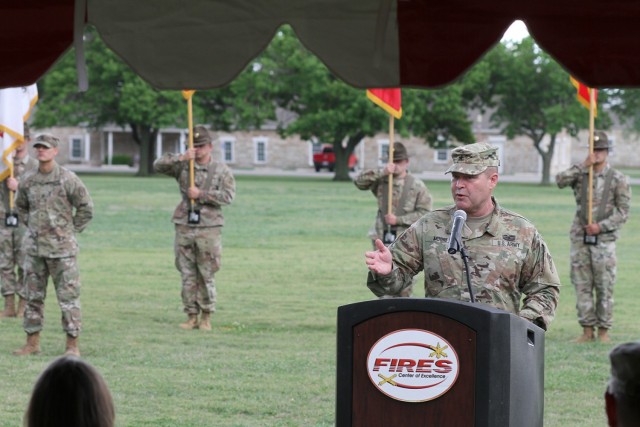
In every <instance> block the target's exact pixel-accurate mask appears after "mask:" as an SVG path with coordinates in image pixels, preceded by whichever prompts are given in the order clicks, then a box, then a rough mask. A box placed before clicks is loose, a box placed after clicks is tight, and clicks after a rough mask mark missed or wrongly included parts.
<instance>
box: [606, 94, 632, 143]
mask: <svg viewBox="0 0 640 427" xmlns="http://www.w3.org/2000/svg"><path fill="white" fill-rule="evenodd" d="M607 93H608V97H609V99H610V101H611V102H610V104H611V111H612V112H613V113H615V114H617V116H618V118H619V119H620V121H621V122H622V123H624V124H626V125H628V126H629V130H631V132H633V133H636V134H640V90H639V89H629V88H628V89H611V90H608V91H607Z"/></svg>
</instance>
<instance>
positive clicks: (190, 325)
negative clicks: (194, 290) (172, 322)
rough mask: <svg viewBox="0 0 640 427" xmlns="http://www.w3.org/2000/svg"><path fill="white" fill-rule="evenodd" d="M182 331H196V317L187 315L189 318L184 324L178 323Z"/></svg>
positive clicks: (190, 314) (195, 315)
mask: <svg viewBox="0 0 640 427" xmlns="http://www.w3.org/2000/svg"><path fill="white" fill-rule="evenodd" d="M180 327H181V328H182V329H196V328H197V327H198V315H197V314H192V313H189V318H188V319H187V321H186V322H184V323H180Z"/></svg>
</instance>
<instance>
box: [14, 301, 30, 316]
mask: <svg viewBox="0 0 640 427" xmlns="http://www.w3.org/2000/svg"><path fill="white" fill-rule="evenodd" d="M26 307H27V300H26V299H24V298H22V297H20V299H19V300H18V311H17V312H16V316H17V317H19V318H23V317H24V310H25V308H26Z"/></svg>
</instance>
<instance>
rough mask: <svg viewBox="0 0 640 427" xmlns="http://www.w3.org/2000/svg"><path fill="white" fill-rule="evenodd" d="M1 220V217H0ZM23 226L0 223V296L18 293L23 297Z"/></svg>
mask: <svg viewBox="0 0 640 427" xmlns="http://www.w3.org/2000/svg"><path fill="white" fill-rule="evenodd" d="M0 220H2V218H0ZM24 230H25V229H24V226H20V227H6V226H5V225H4V223H3V224H0V284H1V285H2V286H1V287H0V293H2V296H7V295H15V294H18V295H19V296H20V297H22V298H25V287H24V270H23V269H22V264H23V262H24V253H23V251H22V244H21V241H22V236H24V232H25V231H24Z"/></svg>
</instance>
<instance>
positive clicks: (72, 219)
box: [14, 135, 93, 356]
mask: <svg viewBox="0 0 640 427" xmlns="http://www.w3.org/2000/svg"><path fill="white" fill-rule="evenodd" d="M59 144H60V141H59V139H58V138H57V137H55V136H53V135H39V136H38V137H37V138H36V139H35V143H34V148H35V150H36V152H37V157H38V162H39V164H38V170H37V172H36V173H34V174H32V175H30V176H29V177H27V178H26V179H25V180H24V181H23V182H22V183H21V185H20V191H19V192H18V199H17V200H16V205H17V207H18V209H19V211H20V217H21V218H25V222H26V223H27V228H28V229H27V234H26V236H25V240H24V245H25V253H26V257H25V263H24V269H25V273H26V279H25V285H26V288H27V306H26V310H25V313H24V330H25V332H26V333H27V343H26V344H25V345H24V346H23V347H22V348H20V349H18V350H16V351H15V352H14V354H15V355H27V354H38V353H40V331H41V330H42V326H43V323H44V300H45V297H46V293H47V282H48V280H49V276H51V277H52V279H53V285H54V287H55V291H56V296H57V297H58V304H59V305H60V310H61V311H62V329H63V330H64V331H65V333H66V335H67V342H66V349H65V354H66V355H74V356H79V355H80V351H79V350H78V336H79V334H80V329H81V326H82V317H81V313H80V273H79V271H78V260H77V255H78V242H77V240H76V233H80V232H81V231H82V230H84V229H85V227H86V226H87V224H89V221H91V218H92V217H93V201H92V200H91V197H90V196H89V192H88V191H87V188H86V187H85V186H84V184H83V183H82V181H80V179H79V178H78V177H77V176H76V174H74V173H73V172H71V171H69V170H67V169H65V168H63V167H62V166H60V165H58V164H57V163H56V161H55V157H56V156H57V155H58V145H59Z"/></svg>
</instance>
